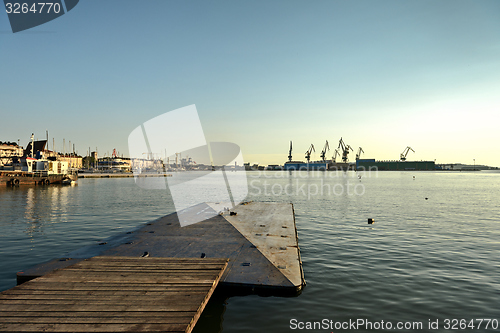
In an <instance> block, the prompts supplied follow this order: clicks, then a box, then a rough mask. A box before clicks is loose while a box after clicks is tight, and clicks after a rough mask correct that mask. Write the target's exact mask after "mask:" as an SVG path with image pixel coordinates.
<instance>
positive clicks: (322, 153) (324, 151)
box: [320, 140, 330, 162]
mask: <svg viewBox="0 0 500 333" xmlns="http://www.w3.org/2000/svg"><path fill="white" fill-rule="evenodd" d="M327 150H330V145H329V144H328V140H326V143H325V147H324V148H323V150H322V151H321V155H320V156H321V159H322V160H323V162H324V161H325V159H326V152H327Z"/></svg>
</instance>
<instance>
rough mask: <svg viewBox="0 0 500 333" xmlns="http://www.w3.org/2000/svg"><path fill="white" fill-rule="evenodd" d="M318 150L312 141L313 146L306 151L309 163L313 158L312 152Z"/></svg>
mask: <svg viewBox="0 0 500 333" xmlns="http://www.w3.org/2000/svg"><path fill="white" fill-rule="evenodd" d="M313 151H314V152H316V150H315V149H314V145H313V144H312V143H311V147H309V149H308V150H307V151H306V159H307V163H309V161H310V160H311V152H313Z"/></svg>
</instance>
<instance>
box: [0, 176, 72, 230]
mask: <svg viewBox="0 0 500 333" xmlns="http://www.w3.org/2000/svg"><path fill="white" fill-rule="evenodd" d="M75 191H76V188H74V187H65V186H59V185H51V186H29V187H28V186H20V187H14V188H7V187H6V188H2V189H0V198H1V199H2V200H1V201H2V205H1V207H0V213H1V214H2V215H3V216H8V217H9V219H8V222H9V223H10V224H21V223H23V224H24V223H25V224H26V227H25V228H24V232H25V233H26V234H28V235H30V237H32V236H33V235H34V234H35V233H43V232H45V231H46V229H47V227H48V226H50V225H52V224H57V223H61V222H67V221H68V214H69V212H70V211H71V209H72V208H71V206H72V204H73V201H74V199H73V195H74V193H75ZM6 221H7V220H6Z"/></svg>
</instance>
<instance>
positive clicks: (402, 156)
mask: <svg viewBox="0 0 500 333" xmlns="http://www.w3.org/2000/svg"><path fill="white" fill-rule="evenodd" d="M410 150H411V151H412V152H415V151H414V150H413V149H412V148H411V147H410V146H408V147H406V148H405V150H403V152H402V153H401V155H400V158H401V161H406V155H408V153H409V152H410Z"/></svg>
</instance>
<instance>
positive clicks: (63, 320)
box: [2, 312, 195, 326]
mask: <svg viewBox="0 0 500 333" xmlns="http://www.w3.org/2000/svg"><path fill="white" fill-rule="evenodd" d="M39 313H40V312H39ZM194 314H195V313H194V312H193V315H194ZM193 315H192V316H184V317H179V316H178V317H173V316H170V317H162V316H158V315H156V316H154V317H144V316H137V315H136V316H127V317H125V316H123V315H122V316H113V317H110V316H106V317H102V316H94V317H90V316H85V317H82V316H78V317H75V316H73V317H54V316H44V315H43V313H42V315H41V316H24V317H21V316H9V317H7V316H3V317H2V323H3V324H101V325H102V324H138V323H143V322H147V323H149V324H180V325H185V326H187V325H188V324H189V323H190V322H191V319H192V318H193Z"/></svg>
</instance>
